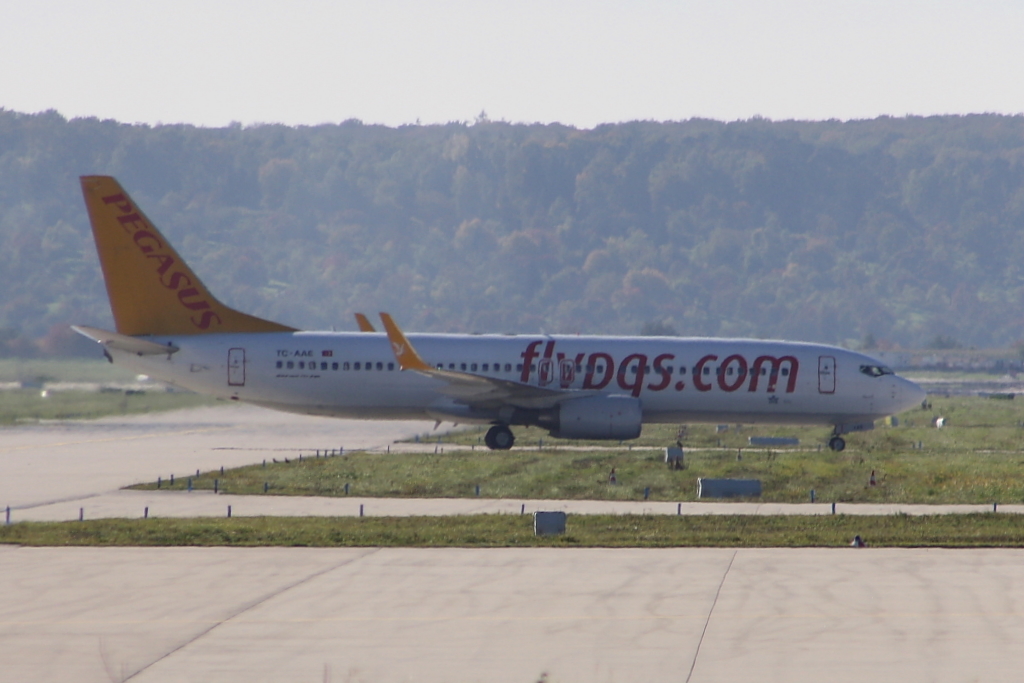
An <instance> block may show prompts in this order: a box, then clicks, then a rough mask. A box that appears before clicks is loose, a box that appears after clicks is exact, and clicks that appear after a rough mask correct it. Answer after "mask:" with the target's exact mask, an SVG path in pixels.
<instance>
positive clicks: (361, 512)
mask: <svg viewBox="0 0 1024 683" xmlns="http://www.w3.org/2000/svg"><path fill="white" fill-rule="evenodd" d="M359 516H360V517H362V516H363V504H362V503H360V504H359Z"/></svg>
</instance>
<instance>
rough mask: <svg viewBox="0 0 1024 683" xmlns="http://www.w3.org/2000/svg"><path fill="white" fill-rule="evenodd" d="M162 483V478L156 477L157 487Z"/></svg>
mask: <svg viewBox="0 0 1024 683" xmlns="http://www.w3.org/2000/svg"><path fill="white" fill-rule="evenodd" d="M163 483H164V482H163V479H161V478H160V477H157V478H156V487H157V488H160V485H161V484H163Z"/></svg>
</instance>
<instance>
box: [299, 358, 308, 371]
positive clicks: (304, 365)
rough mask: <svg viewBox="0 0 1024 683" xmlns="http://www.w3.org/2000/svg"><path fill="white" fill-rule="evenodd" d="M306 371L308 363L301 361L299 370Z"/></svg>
mask: <svg viewBox="0 0 1024 683" xmlns="http://www.w3.org/2000/svg"><path fill="white" fill-rule="evenodd" d="M305 369H306V361H304V360H300V361H299V370H305Z"/></svg>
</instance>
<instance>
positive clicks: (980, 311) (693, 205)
mask: <svg viewBox="0 0 1024 683" xmlns="http://www.w3.org/2000/svg"><path fill="white" fill-rule="evenodd" d="M1022 160H1024V117H1021V116H999V115H975V116H940V117H925V118H922V117H906V118H890V117H882V118H878V119H873V120H865V121H849V122H840V121H823V122H809V121H780V122H774V121H769V120H765V119H752V120H748V121H737V122H730V123H725V122H719V121H711V120H699V119H694V120H689V121H680V122H663V123H658V122H631V123H622V124H609V125H602V126H598V127H596V128H594V129H590V130H580V129H576V128H572V127H568V126H561V125H524V124H509V123H504V122H494V121H487V120H486V119H483V118H481V119H480V120H478V121H476V122H474V123H472V124H470V123H451V124H447V125H432V126H402V127H398V128H389V127H384V126H376V125H366V124H363V123H361V122H359V121H355V120H351V121H345V122H342V123H339V124H330V125H319V126H308V127H287V126H282V125H257V126H240V125H232V126H228V127H224V128H200V127H195V126H189V125H159V126H148V125H129V124H123V123H118V122H116V121H110V120H102V121H101V120H98V119H90V118H84V119H83V118H80V119H71V120H68V119H65V118H64V117H62V116H61V115H60V114H58V113H57V112H52V111H51V112H45V113H40V114H22V113H18V112H13V111H7V110H0V286H2V287H3V291H4V296H3V297H2V298H0V354H4V355H29V354H34V353H44V354H45V353H61V352H66V351H68V350H69V349H74V348H81V347H76V346H75V345H74V344H73V343H72V341H71V339H70V337H69V336H68V334H67V331H66V326H67V325H68V324H70V323H76V322H78V323H86V324H93V325H99V326H110V325H112V322H111V316H110V312H109V309H108V306H107V301H106V294H105V291H104V286H103V282H102V277H101V274H100V270H99V265H98V261H97V258H96V254H95V249H94V247H93V244H92V238H91V234H90V231H89V226H88V221H87V217H86V215H85V210H84V207H83V204H82V199H81V194H80V191H79V189H78V176H79V175H85V174H111V175H114V176H116V177H117V178H118V179H119V180H120V181H121V183H122V184H123V185H124V186H125V188H126V189H127V190H128V191H129V192H130V193H131V194H132V195H133V197H134V198H135V199H136V200H137V202H138V203H139V204H140V205H141V207H142V208H143V209H144V210H145V211H146V212H147V213H148V215H149V216H150V218H151V219H152V220H153V221H154V222H155V223H156V224H157V225H158V226H159V227H160V228H161V230H163V231H164V232H165V234H166V235H167V236H168V238H169V239H170V240H171V242H172V243H173V244H174V245H175V246H176V248H177V249H178V250H179V252H181V254H182V255H183V256H184V257H185V258H186V260H188V261H189V263H190V265H192V266H193V268H194V269H195V270H196V272H197V273H198V274H199V275H200V277H202V278H203V279H204V281H205V282H206V284H207V285H208V286H209V287H210V288H211V290H212V291H213V292H214V293H215V295H216V296H218V298H220V299H221V300H222V301H224V302H225V303H227V304H229V305H231V306H234V307H236V308H240V309H242V310H245V311H247V312H251V313H254V314H256V315H259V316H261V317H265V318H270V319H273V320H278V321H280V322H282V323H286V324H289V325H293V326H296V327H300V328H306V329H332V328H335V329H339V330H343V329H354V328H355V325H354V322H353V319H352V314H353V313H354V312H356V311H363V312H367V313H374V312H376V311H378V310H387V311H390V312H391V313H392V314H394V315H395V316H396V317H397V319H398V320H399V321H400V323H401V324H402V325H403V326H404V327H405V328H407V329H409V330H412V331H440V332H523V333H540V332H547V333H610V334H637V333H640V332H641V331H645V332H652V331H654V332H661V333H665V332H675V333H678V334H682V335H686V336H743V337H772V338H786V339H802V340H808V341H820V342H828V343H838V344H843V345H847V346H868V347H878V348H893V347H903V348H921V347H927V346H932V345H936V344H939V345H945V346H946V347H947V348H948V347H949V346H950V345H960V346H977V347H997V346H1001V347H1006V346H1009V345H1011V344H1013V343H1015V342H1017V341H1019V340H1020V339H1021V338H1024V332H1022V322H1024V312H1022V304H1024V163H1022Z"/></svg>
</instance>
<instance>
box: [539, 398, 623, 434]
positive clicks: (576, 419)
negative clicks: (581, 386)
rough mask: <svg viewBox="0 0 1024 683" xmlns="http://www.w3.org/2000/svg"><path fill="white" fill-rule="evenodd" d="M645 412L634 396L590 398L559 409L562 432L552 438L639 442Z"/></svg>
mask: <svg viewBox="0 0 1024 683" xmlns="http://www.w3.org/2000/svg"><path fill="white" fill-rule="evenodd" d="M642 421H643V410H642V409H641V407H640V399H638V398H634V397H632V396H587V397H585V398H574V399H572V400H569V401H565V402H564V403H561V404H559V406H558V429H553V430H552V431H551V435H552V436H555V437H558V438H561V439H618V440H626V439H635V438H637V437H638V436H640V427H641V423H642Z"/></svg>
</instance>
